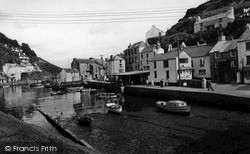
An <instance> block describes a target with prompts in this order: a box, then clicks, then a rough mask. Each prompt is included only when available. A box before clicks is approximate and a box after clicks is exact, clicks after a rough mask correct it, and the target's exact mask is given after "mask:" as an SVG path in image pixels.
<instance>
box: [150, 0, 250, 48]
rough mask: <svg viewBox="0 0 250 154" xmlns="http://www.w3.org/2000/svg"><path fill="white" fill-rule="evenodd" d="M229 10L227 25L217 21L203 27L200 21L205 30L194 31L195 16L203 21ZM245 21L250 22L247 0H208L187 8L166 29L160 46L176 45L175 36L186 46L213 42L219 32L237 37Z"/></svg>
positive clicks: (249, 5)
mask: <svg viewBox="0 0 250 154" xmlns="http://www.w3.org/2000/svg"><path fill="white" fill-rule="evenodd" d="M229 10H233V15H234V17H233V18H232V20H231V22H230V23H228V24H227V26H220V25H219V23H217V25H216V26H214V27H212V28H211V27H205V26H204V25H202V23H200V24H201V25H200V27H202V26H203V28H204V27H205V28H204V29H205V30H204V29H203V30H196V33H194V31H195V30H194V23H195V22H197V18H199V20H201V21H205V20H206V19H211V18H217V17H219V16H220V15H223V14H224V15H225V14H226V12H227V11H229ZM218 20H219V19H218ZM220 20H221V19H220ZM247 23H250V1H249V0H210V1H207V2H205V3H203V4H201V5H199V6H198V7H196V8H190V9H188V10H187V12H186V14H185V16H184V17H183V18H181V19H179V21H178V23H176V24H175V25H173V26H172V27H171V28H170V29H168V30H167V31H166V35H165V36H162V37H161V38H160V40H161V46H162V47H163V48H164V50H165V51H167V50H168V49H167V48H168V46H169V45H170V44H171V45H172V46H173V47H176V46H177V37H178V38H179V40H180V41H181V42H185V43H186V45H188V46H190V45H196V44H197V43H199V44H202V43H207V44H211V43H215V42H217V41H218V36H219V35H221V34H224V35H225V36H226V39H237V38H239V37H240V36H241V34H242V33H243V32H244V31H245V26H246V24H247ZM155 39H158V38H155ZM151 42H155V41H151Z"/></svg>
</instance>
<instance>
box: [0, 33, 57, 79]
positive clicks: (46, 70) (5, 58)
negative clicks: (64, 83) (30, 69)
mask: <svg viewBox="0 0 250 154" xmlns="http://www.w3.org/2000/svg"><path fill="white" fill-rule="evenodd" d="M19 49H22V50H23V52H24V53H25V55H27V56H28V57H29V58H30V63H31V64H35V63H36V64H38V65H39V67H40V69H41V70H42V71H43V72H42V74H43V75H47V76H49V75H56V74H58V73H59V72H60V71H61V68H60V67H58V66H56V65H54V64H51V63H49V62H48V61H46V60H43V59H42V58H39V57H37V55H36V53H35V51H34V50H32V49H31V48H30V47H29V45H28V44H26V43H22V44H21V45H19V44H18V42H17V41H16V40H12V39H10V38H8V37H7V36H5V35H4V34H3V33H1V32H0V71H1V70H2V66H3V65H4V64H5V63H20V62H21V61H20V59H19V55H18V52H16V50H19Z"/></svg>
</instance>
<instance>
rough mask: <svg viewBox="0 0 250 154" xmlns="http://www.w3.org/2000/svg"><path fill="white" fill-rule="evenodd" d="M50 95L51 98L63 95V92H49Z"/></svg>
mask: <svg viewBox="0 0 250 154" xmlns="http://www.w3.org/2000/svg"><path fill="white" fill-rule="evenodd" d="M50 95H51V96H53V95H63V92H62V91H53V92H50Z"/></svg>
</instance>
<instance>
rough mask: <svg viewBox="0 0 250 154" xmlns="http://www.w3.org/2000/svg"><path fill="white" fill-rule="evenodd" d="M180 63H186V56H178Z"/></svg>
mask: <svg viewBox="0 0 250 154" xmlns="http://www.w3.org/2000/svg"><path fill="white" fill-rule="evenodd" d="M180 63H188V59H187V58H180Z"/></svg>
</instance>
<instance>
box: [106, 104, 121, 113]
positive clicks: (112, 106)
mask: <svg viewBox="0 0 250 154" xmlns="http://www.w3.org/2000/svg"><path fill="white" fill-rule="evenodd" d="M106 106H107V107H108V111H109V112H112V113H121V112H122V106H121V105H120V104H117V103H107V104H106Z"/></svg>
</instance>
